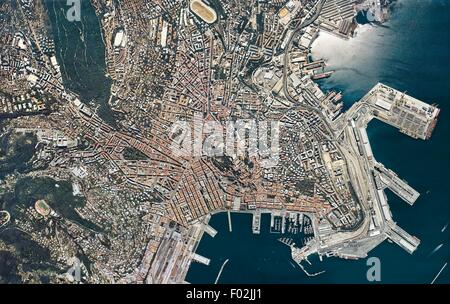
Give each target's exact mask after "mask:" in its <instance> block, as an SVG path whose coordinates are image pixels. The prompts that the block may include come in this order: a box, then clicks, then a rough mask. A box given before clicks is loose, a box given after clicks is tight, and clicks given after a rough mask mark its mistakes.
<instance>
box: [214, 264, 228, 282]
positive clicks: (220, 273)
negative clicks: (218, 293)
mask: <svg viewBox="0 0 450 304" xmlns="http://www.w3.org/2000/svg"><path fill="white" fill-rule="evenodd" d="M228 261H229V259H227V260H226V261H225V262H223V264H222V267H220V270H219V273H218V274H217V277H216V281H215V282H214V284H217V282H219V279H220V276H221V275H222V272H223V269H224V268H225V265H227V263H228Z"/></svg>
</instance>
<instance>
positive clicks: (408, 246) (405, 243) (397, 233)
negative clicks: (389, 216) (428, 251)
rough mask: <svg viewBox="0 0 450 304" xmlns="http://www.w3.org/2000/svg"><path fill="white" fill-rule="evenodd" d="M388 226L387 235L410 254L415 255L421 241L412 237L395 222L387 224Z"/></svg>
mask: <svg viewBox="0 0 450 304" xmlns="http://www.w3.org/2000/svg"><path fill="white" fill-rule="evenodd" d="M386 224H387V226H386V235H387V236H388V237H389V239H391V240H392V241H393V242H394V243H396V244H397V245H399V246H400V247H402V248H403V249H404V250H406V251H407V252H408V253H409V254H413V253H414V251H416V249H417V247H419V244H420V240H419V239H418V238H416V237H415V236H412V235H410V234H409V233H408V232H406V231H405V230H403V229H402V228H400V227H399V226H397V224H395V223H394V222H387V223H386Z"/></svg>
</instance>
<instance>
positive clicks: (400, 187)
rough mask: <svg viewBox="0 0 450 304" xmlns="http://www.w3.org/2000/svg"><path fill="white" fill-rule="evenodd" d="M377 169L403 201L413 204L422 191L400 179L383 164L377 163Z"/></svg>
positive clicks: (381, 177) (382, 180)
mask: <svg viewBox="0 0 450 304" xmlns="http://www.w3.org/2000/svg"><path fill="white" fill-rule="evenodd" d="M375 169H376V170H377V171H378V172H379V173H380V174H379V177H380V181H381V182H382V183H383V184H384V185H386V187H387V188H389V189H390V190H391V191H392V192H394V193H395V194H396V195H397V196H398V197H400V198H401V199H402V200H403V201H405V202H407V203H408V204H410V205H411V206H412V205H414V203H415V202H416V201H417V199H418V198H419V196H420V193H419V192H417V191H416V190H414V189H413V188H412V187H411V186H409V185H408V183H406V182H405V181H403V180H402V179H400V178H399V177H398V176H397V174H395V173H394V172H393V171H392V170H388V169H386V168H385V167H384V166H383V165H382V164H380V163H375Z"/></svg>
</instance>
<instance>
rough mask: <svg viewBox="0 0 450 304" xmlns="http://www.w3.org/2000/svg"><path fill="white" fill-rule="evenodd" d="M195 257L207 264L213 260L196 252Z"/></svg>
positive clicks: (196, 259)
mask: <svg viewBox="0 0 450 304" xmlns="http://www.w3.org/2000/svg"><path fill="white" fill-rule="evenodd" d="M193 259H194V260H195V261H197V262H199V263H201V264H204V265H206V266H209V263H210V262H211V260H210V259H208V258H205V257H204V256H202V255H199V254H198V253H194V257H193Z"/></svg>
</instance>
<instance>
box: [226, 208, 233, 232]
mask: <svg viewBox="0 0 450 304" xmlns="http://www.w3.org/2000/svg"><path fill="white" fill-rule="evenodd" d="M227 213H228V229H229V231H230V232H233V226H231V212H230V211H229V210H228V212H227Z"/></svg>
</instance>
